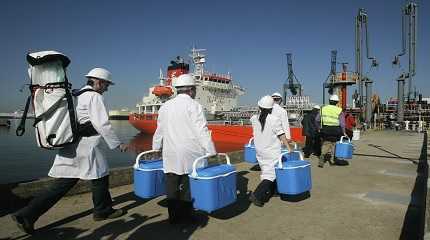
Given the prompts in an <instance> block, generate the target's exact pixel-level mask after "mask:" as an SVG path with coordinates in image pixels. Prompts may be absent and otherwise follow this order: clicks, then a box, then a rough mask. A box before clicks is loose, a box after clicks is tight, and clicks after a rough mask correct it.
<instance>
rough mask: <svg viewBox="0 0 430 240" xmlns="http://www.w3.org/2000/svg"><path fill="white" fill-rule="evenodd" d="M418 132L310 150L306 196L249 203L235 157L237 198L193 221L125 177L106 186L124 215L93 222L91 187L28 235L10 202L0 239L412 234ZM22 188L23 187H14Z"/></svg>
mask: <svg viewBox="0 0 430 240" xmlns="http://www.w3.org/2000/svg"><path fill="white" fill-rule="evenodd" d="M423 136H424V135H423V134H419V133H412V132H403V131H399V132H394V131H368V132H365V133H364V134H363V133H362V136H361V139H360V140H359V141H356V142H354V144H355V146H356V150H355V152H354V158H353V159H352V160H351V161H350V165H349V166H329V165H328V164H326V166H325V167H324V168H318V167H317V159H316V158H315V157H311V159H310V161H311V163H312V183H313V188H312V191H311V193H310V197H309V198H307V199H289V201H283V200H281V199H280V198H279V197H273V198H272V199H271V200H270V202H269V203H267V204H266V205H265V206H264V207H263V208H259V207H256V206H254V205H251V204H250V203H249V202H248V200H247V198H248V197H247V193H248V192H249V191H252V190H254V189H255V187H256V186H257V184H258V183H259V172H258V171H254V170H253V168H252V166H251V165H250V164H247V163H245V162H240V161H237V163H236V167H237V171H238V175H237V180H238V192H239V195H238V200H237V202H236V203H234V204H232V205H231V206H228V207H226V208H224V209H221V210H218V211H216V212H214V213H212V214H205V213H202V212H199V213H198V218H199V219H200V224H198V225H190V226H188V227H186V228H184V227H183V226H171V225H169V224H168V222H167V218H168V215H167V208H166V201H165V200H164V197H158V198H155V199H151V200H141V199H138V198H137V197H135V196H134V194H133V185H123V186H118V187H114V188H112V189H111V194H112V196H113V198H114V204H115V207H116V208H124V209H126V210H127V211H128V213H127V214H126V215H125V216H124V217H123V218H120V219H114V220H107V221H102V222H94V221H93V220H92V202H91V194H90V193H81V194H77V195H71V196H67V197H65V198H63V199H62V200H60V202H59V203H57V205H55V206H54V207H53V208H52V209H51V210H49V211H48V212H47V213H46V214H45V215H43V216H42V217H41V218H40V219H39V221H38V222H37V223H36V225H35V228H36V229H37V232H36V233H35V234H34V235H33V236H29V235H25V234H23V233H21V232H20V231H19V230H18V229H17V228H16V226H15V225H14V224H13V222H12V221H11V219H10V217H9V214H10V213H11V212H12V211H13V208H11V207H10V206H9V207H8V208H6V209H3V210H2V211H1V214H0V239H290V240H308V239H309V240H314V239H387V240H388V239H389V240H392V239H419V238H415V237H414V236H415V235H414V234H416V229H415V227H416V225H417V223H416V221H417V217H416V214H417V213H418V215H419V214H420V213H421V211H419V205H420V203H419V202H420V201H419V199H420V196H418V197H417V192H418V190H419V186H418V185H419V184H418V183H421V180H422V179H421V178H420V177H422V172H421V171H418V173H419V174H417V170H420V169H421V170H422V169H423V168H425V167H427V169H428V165H426V164H427V162H425V166H424V167H423V166H422V165H420V164H419V161H418V160H419V158H420V155H422V154H421V147H422V143H423ZM122 171H125V170H122ZM127 171H128V172H129V170H127ZM426 174H427V173H426ZM427 177H428V174H427V175H425V187H426V186H427ZM420 179H421V180H420ZM18 192H19V191H18ZM23 192H28V191H26V190H21V192H19V193H16V195H23V194H24V193H23ZM77 192H85V191H84V190H82V191H77ZM0 194H1V195H3V193H1V192H0ZM7 194H9V195H10V193H7ZM425 194H426V193H425ZM418 195H420V194H418ZM421 195H422V194H421ZM3 196H5V195H3ZM421 197H422V196H421ZM424 198H425V195H424ZM18 202H19V201H16V203H17V204H18ZM15 207H16V206H15ZM427 218H428V216H427Z"/></svg>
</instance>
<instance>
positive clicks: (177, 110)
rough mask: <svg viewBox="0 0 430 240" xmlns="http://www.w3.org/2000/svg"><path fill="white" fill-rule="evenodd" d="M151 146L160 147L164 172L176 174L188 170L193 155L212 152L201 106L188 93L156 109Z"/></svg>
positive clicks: (213, 150)
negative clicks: (154, 129)
mask: <svg viewBox="0 0 430 240" xmlns="http://www.w3.org/2000/svg"><path fill="white" fill-rule="evenodd" d="M152 148H153V149H158V150H159V149H161V148H162V149H163V150H162V151H163V152H162V154H163V167H164V172H165V173H175V174H178V175H183V174H189V173H191V172H192V165H193V162H194V160H195V159H196V158H198V157H201V156H203V155H205V154H215V153H216V151H215V146H214V143H213V142H212V139H211V136H210V134H209V130H208V128H207V122H206V118H205V115H204V113H203V108H202V106H201V105H200V104H199V103H198V102H197V101H195V100H194V99H192V98H191V97H190V96H188V95H187V94H178V95H177V96H176V97H175V98H173V99H171V100H169V101H167V102H165V103H164V104H163V106H162V107H161V108H160V110H159V112H158V119H157V130H156V131H155V133H154V136H153V139H152ZM200 166H201V165H200Z"/></svg>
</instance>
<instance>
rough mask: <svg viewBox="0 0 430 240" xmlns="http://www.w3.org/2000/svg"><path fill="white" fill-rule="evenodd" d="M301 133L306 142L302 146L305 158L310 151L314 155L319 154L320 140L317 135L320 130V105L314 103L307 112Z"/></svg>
mask: <svg viewBox="0 0 430 240" xmlns="http://www.w3.org/2000/svg"><path fill="white" fill-rule="evenodd" d="M302 126H303V135H304V136H306V144H305V147H304V148H303V153H304V155H305V158H308V157H309V156H310V155H311V154H312V153H313V154H314V155H315V156H318V157H319V156H320V155H321V141H320V136H319V130H320V106H319V105H315V106H314V107H313V109H312V111H311V112H309V113H307V114H306V115H305V116H304V118H303V120H302Z"/></svg>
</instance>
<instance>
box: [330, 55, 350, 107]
mask: <svg viewBox="0 0 430 240" xmlns="http://www.w3.org/2000/svg"><path fill="white" fill-rule="evenodd" d="M341 64H342V72H337V71H336V65H337V51H336V50H332V51H331V67H330V73H329V76H328V77H327V79H326V81H325V82H324V84H323V102H324V103H325V92H326V91H325V89H328V93H329V94H330V95H332V94H336V95H338V96H339V99H340V101H339V107H341V108H342V109H346V108H347V99H348V93H347V86H350V85H354V84H356V83H357V79H358V75H357V74H356V73H354V72H349V71H348V67H347V66H348V65H347V64H348V63H346V62H343V63H341ZM354 105H355V104H354Z"/></svg>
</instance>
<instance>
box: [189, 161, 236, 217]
mask: <svg viewBox="0 0 430 240" xmlns="http://www.w3.org/2000/svg"><path fill="white" fill-rule="evenodd" d="M219 155H225V154H221V153H219ZM225 156H226V155H225ZM206 157H208V156H204V157H203V158H206ZM203 158H198V159H196V160H195V162H194V164H193V173H192V174H190V175H189V179H190V190H191V198H192V201H193V206H194V208H196V209H199V210H203V211H205V212H208V213H211V212H213V211H215V210H217V209H220V208H223V207H225V206H227V205H230V204H232V203H234V202H236V199H237V193H236V191H237V188H236V168H235V167H234V166H233V165H231V164H230V159H229V158H228V157H226V158H227V164H219V165H215V166H209V167H205V168H199V169H196V168H195V166H196V163H197V162H198V161H199V160H200V159H203Z"/></svg>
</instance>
